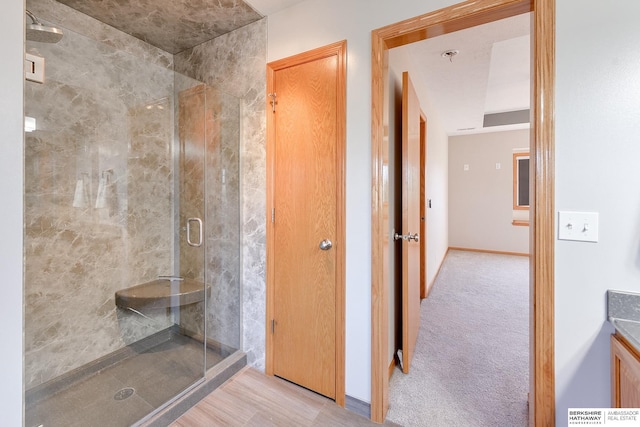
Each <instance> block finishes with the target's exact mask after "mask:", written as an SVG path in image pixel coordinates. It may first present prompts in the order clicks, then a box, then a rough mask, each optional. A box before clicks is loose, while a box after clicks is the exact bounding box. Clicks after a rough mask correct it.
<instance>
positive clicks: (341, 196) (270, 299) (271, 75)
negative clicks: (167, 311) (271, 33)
mask: <svg viewBox="0 0 640 427" xmlns="http://www.w3.org/2000/svg"><path fill="white" fill-rule="evenodd" d="M346 52H347V44H346V41H341V42H337V43H333V44H331V45H328V46H324V47H321V48H318V49H314V50H311V51H308V52H304V53H301V54H298V55H294V56H291V57H288V58H284V59H281V60H278V61H274V62H271V63H269V64H267V94H270V93H273V92H274V90H273V89H274V82H275V73H276V71H278V70H281V69H284V68H288V67H292V66H294V65H297V64H304V63H305V62H309V61H314V60H317V59H322V58H326V57H330V56H336V58H337V68H338V73H337V74H338V78H337V115H336V116H337V117H336V120H337V129H336V132H337V145H336V182H337V188H336V212H337V218H336V242H334V243H335V245H334V247H333V249H332V250H336V251H337V255H336V292H335V305H336V310H335V315H336V334H335V337H336V346H335V348H336V364H335V371H336V373H335V375H336V380H335V384H336V398H335V399H336V403H337V404H338V405H340V406H344V404H345V253H346V252H345V236H346V232H345V203H346V202H345V157H346V151H345V150H346V74H347V71H346V68H347V63H346ZM276 95H277V94H276ZM271 100H272V99H271V98H270V97H269V96H268V95H267V99H266V102H267V109H266V110H267V212H266V215H267V254H266V258H267V265H266V268H267V284H266V286H267V304H266V361H265V362H266V366H265V371H266V373H267V375H273V368H274V352H273V336H272V334H271V319H273V315H274V295H275V289H274V273H275V272H274V261H275V258H274V257H275V253H274V244H275V242H274V228H273V223H272V222H271V209H272V207H273V206H274V196H275V194H274V191H275V189H274V183H275V179H274V172H275V159H274V155H275V142H276V135H275V123H274V118H273V115H272V114H271V112H272V105H271V103H270V102H271ZM276 101H277V97H276ZM276 107H277V104H276Z"/></svg>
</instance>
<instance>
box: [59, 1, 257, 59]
mask: <svg viewBox="0 0 640 427" xmlns="http://www.w3.org/2000/svg"><path fill="white" fill-rule="evenodd" d="M60 2H61V3H64V4H66V5H68V6H70V7H72V8H74V9H76V10H79V11H81V12H83V13H86V14H87V15H89V16H92V17H94V18H96V19H97V20H99V21H102V22H105V23H107V24H109V25H112V26H113V27H115V28H117V29H119V30H121V31H123V32H125V33H127V34H130V35H132V36H134V37H137V38H139V39H140V40H143V41H145V42H147V43H149V44H151V45H153V46H157V47H159V48H160V49H163V50H165V51H167V52H169V53H173V54H175V53H178V52H181V51H183V50H185V49H188V48H191V47H193V46H196V45H199V44H201V43H203V42H205V41H207V40H211V39H213V38H216V37H218V36H221V35H223V34H226V33H228V32H230V31H233V30H236V29H238V28H240V27H243V26H245V25H248V24H251V23H252V22H255V21H257V20H259V19H260V18H262V16H261V15H260V14H259V13H257V12H256V11H255V10H253V9H252V8H251V7H250V6H249V5H248V4H246V3H245V2H244V1H242V0H201V1H197V2H189V1H174V0H129V1H126V2H124V1H120V0H60Z"/></svg>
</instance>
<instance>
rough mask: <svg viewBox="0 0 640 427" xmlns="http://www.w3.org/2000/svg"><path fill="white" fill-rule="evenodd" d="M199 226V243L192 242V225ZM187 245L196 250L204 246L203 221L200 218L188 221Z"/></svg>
mask: <svg viewBox="0 0 640 427" xmlns="http://www.w3.org/2000/svg"><path fill="white" fill-rule="evenodd" d="M192 222H195V223H197V224H198V242H197V243H196V242H192V241H191V223H192ZM187 244H188V245H189V246H193V247H195V248H197V247H200V246H202V220H201V219H200V218H189V219H188V220H187Z"/></svg>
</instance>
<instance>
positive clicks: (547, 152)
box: [371, 0, 555, 426]
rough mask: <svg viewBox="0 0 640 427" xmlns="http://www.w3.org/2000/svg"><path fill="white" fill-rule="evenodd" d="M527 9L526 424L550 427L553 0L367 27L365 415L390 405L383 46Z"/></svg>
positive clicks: (463, 7) (497, 3)
mask: <svg viewBox="0 0 640 427" xmlns="http://www.w3.org/2000/svg"><path fill="white" fill-rule="evenodd" d="M528 12H532V25H531V40H532V50H531V56H532V61H531V64H532V70H531V76H532V92H531V93H532V98H531V111H532V117H531V144H530V147H531V166H532V167H531V168H530V194H531V200H530V202H531V208H530V215H531V220H530V227H529V233H530V236H529V245H530V256H529V259H530V269H529V271H530V280H529V288H530V295H531V297H530V307H531V308H530V317H531V319H530V350H529V351H530V361H531V362H530V376H529V378H530V379H529V381H530V393H529V394H530V396H529V425H530V426H553V425H555V367H554V324H553V323H554V317H553V313H554V280H553V278H554V277H553V276H554V226H555V225H554V209H555V206H554V153H555V151H554V144H555V140H554V137H555V121H554V114H555V90H554V87H555V72H554V70H555V0H471V1H466V2H462V3H458V4H455V5H452V6H450V7H447V8H443V9H440V10H436V11H433V12H430V13H427V14H425V15H422V16H417V17H414V18H411V19H407V20H405V21H402V22H399V23H396V24H392V25H389V26H386V27H383V28H380V29H377V30H374V31H373V32H372V64H371V78H372V85H371V88H372V97H371V98H372V99H371V102H372V104H371V149H372V201H371V202H372V218H371V222H372V230H371V262H372V271H371V301H372V303H371V418H372V420H373V421H376V422H383V421H384V419H385V417H386V413H387V409H388V405H389V378H388V366H387V362H388V361H387V360H386V355H387V347H388V334H389V331H388V316H389V313H388V298H389V292H388V289H387V286H386V282H385V278H384V272H385V271H386V270H385V268H384V264H383V263H384V244H383V242H384V237H385V236H384V229H385V228H384V218H385V215H384V203H383V199H382V195H383V191H382V190H383V160H384V153H383V147H384V145H383V136H384V127H383V108H382V107H383V105H384V79H385V76H386V67H387V64H388V49H392V48H394V47H399V46H403V45H406V44H409V43H413V42H416V41H420V40H425V39H427V38H430V37H436V36H438V35H442V34H447V33H450V32H454V31H458V30H462V29H465V28H470V27H473V26H476V25H481V24H485V23H488V22H493V21H496V20H499V19H503V18H508V17H511V16H515V15H519V14H522V13H528Z"/></svg>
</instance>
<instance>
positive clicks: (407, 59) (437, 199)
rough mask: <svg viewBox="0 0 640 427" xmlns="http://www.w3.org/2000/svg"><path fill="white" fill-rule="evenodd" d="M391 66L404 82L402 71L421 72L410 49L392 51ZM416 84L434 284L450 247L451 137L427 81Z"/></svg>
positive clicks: (429, 279) (430, 272)
mask: <svg viewBox="0 0 640 427" xmlns="http://www.w3.org/2000/svg"><path fill="white" fill-rule="evenodd" d="M389 67H390V68H391V69H392V71H393V72H394V73H395V75H396V81H398V84H399V85H400V86H402V72H403V71H408V72H409V76H420V75H421V73H420V72H419V71H418V69H417V66H416V65H415V61H413V59H412V58H411V56H410V55H409V54H408V50H407V49H403V48H397V49H391V50H390V51H389ZM412 83H413V86H414V88H415V90H416V93H417V95H418V99H419V100H420V108H421V109H422V112H423V113H424V115H425V116H426V118H427V177H426V196H427V199H430V200H431V208H430V209H429V208H427V236H426V239H427V263H426V264H427V285H432V284H433V281H434V280H435V278H436V274H437V273H438V270H439V269H440V265H441V264H442V261H444V256H445V255H446V253H447V248H448V247H449V237H448V232H447V230H448V228H449V192H448V186H449V178H448V173H449V160H448V159H449V144H448V141H449V137H448V136H447V133H446V132H445V129H444V126H443V125H442V122H441V120H440V116H439V115H438V108H437V107H438V106H437V105H433V104H432V103H431V102H430V99H431V97H430V96H429V91H428V89H427V88H426V86H425V84H424V82H423V81H422V80H420V79H416V78H415V77H414V78H413V79H412Z"/></svg>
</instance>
